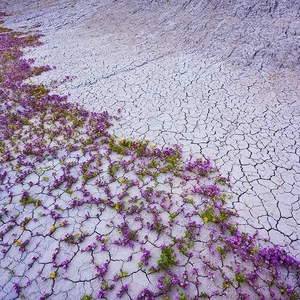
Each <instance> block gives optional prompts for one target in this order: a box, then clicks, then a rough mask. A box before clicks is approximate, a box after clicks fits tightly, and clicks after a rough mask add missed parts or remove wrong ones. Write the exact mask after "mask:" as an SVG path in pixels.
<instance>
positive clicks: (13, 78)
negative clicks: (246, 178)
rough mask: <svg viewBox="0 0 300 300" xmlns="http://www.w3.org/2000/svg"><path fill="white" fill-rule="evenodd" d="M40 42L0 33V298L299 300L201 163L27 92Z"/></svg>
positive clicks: (292, 263) (281, 261) (279, 263)
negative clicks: (26, 53) (66, 293)
mask: <svg viewBox="0 0 300 300" xmlns="http://www.w3.org/2000/svg"><path fill="white" fill-rule="evenodd" d="M2 15H3V14H2ZM0 16H1V14H0ZM39 37H40V35H38V34H34V35H28V34H24V33H21V32H14V31H12V30H10V29H7V28H5V27H0V111H1V115H0V124H1V129H0V160H1V162H0V163H1V165H0V192H1V194H0V197H1V198H0V201H1V212H0V220H1V228H0V247H1V251H0V256H1V257H0V259H1V263H3V266H4V271H5V272H7V274H6V276H5V277H4V278H8V279H7V280H6V279H5V280H6V281H5V282H3V283H2V285H3V287H4V288H3V291H4V292H2V291H0V297H2V298H5V297H7V294H5V291H7V290H9V291H11V290H13V291H14V292H15V294H16V295H15V297H17V296H20V297H21V296H22V297H25V298H26V297H27V298H32V295H31V294H30V291H32V289H33V288H29V286H32V285H34V284H37V286H43V292H40V295H39V297H40V299H46V298H49V297H51V296H52V295H55V296H56V295H57V293H58V290H56V287H57V284H59V286H60V288H63V286H64V285H63V284H62V280H65V281H67V282H68V285H66V286H67V288H70V286H72V287H73V288H76V285H80V284H81V283H82V282H84V283H85V284H86V286H85V290H86V291H87V292H88V294H85V295H82V299H92V297H94V298H106V299H116V298H129V299H149V300H150V299H162V298H164V299H199V298H205V297H206V298H212V299H213V298H214V297H224V298H225V299H249V298H250V296H249V295H252V296H251V298H254V297H256V298H257V299H281V298H282V299H283V298H284V299H297V298H299V273H300V271H299V261H297V260H296V259H295V258H293V257H292V256H290V255H289V254H288V252H287V251H286V250H284V249H282V248H280V247H278V246H275V247H271V246H269V245H268V244H267V243H265V244H263V245H261V243H262V241H260V240H259V238H258V234H254V235H250V234H248V233H245V232H241V231H240V230H239V226H238V224H237V213H236V212H235V211H234V210H231V209H229V208H228V207H226V202H228V201H230V197H229V193H230V181H229V177H224V176H222V175H220V174H219V173H218V171H219V170H218V168H217V167H216V166H214V165H213V163H212V162H211V161H210V160H209V159H201V158H195V159H194V158H193V157H192V156H191V158H190V160H189V161H185V159H184V158H183V156H182V151H181V148H180V147H179V146H178V145H175V146H173V147H170V146H164V147H158V146H156V145H152V144H151V143H150V142H149V141H140V140H132V139H130V138H122V139H118V138H117V137H116V136H114V135H112V134H111V133H110V127H111V125H112V123H113V121H114V120H116V119H118V118H115V117H112V116H110V115H109V114H108V113H107V112H90V111H88V110H85V109H84V108H82V107H81V106H79V105H77V104H73V103H69V102H68V101H67V98H66V97H62V96H59V95H53V94H49V89H48V88H47V87H46V86H44V85H42V84H38V85H37V84H29V83H25V81H24V80H25V79H28V78H30V77H32V76H37V75H39V74H41V72H44V71H48V70H49V69H50V67H49V66H42V67H37V66H34V61H33V60H32V59H25V58H23V57H22V55H23V53H22V50H21V49H22V48H23V47H34V46H38V45H39V44H40V41H39ZM259 249H260V250H259ZM29 253H34V256H32V255H29ZM11 266H14V268H15V269H14V270H12V269H11ZM74 270H76V271H74ZM119 270H120V273H119ZM124 270H126V271H124ZM116 272H118V273H116ZM78 290H80V289H78ZM95 291H97V292H95ZM62 292H63V291H62ZM2 293H3V294H2ZM90 293H91V294H90ZM93 293H94V294H93ZM34 297H35V296H34ZM280 297H281V298H280Z"/></svg>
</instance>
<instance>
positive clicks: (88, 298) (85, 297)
mask: <svg viewBox="0 0 300 300" xmlns="http://www.w3.org/2000/svg"><path fill="white" fill-rule="evenodd" d="M92 299H93V297H92V295H88V294H85V295H83V296H82V297H81V300H92Z"/></svg>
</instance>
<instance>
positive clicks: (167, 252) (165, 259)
mask: <svg viewBox="0 0 300 300" xmlns="http://www.w3.org/2000/svg"><path fill="white" fill-rule="evenodd" d="M157 263H158V266H159V267H160V268H161V269H163V270H168V269H170V268H172V267H173V266H174V265H175V264H176V257H175V254H174V250H173V249H172V248H171V247H164V248H162V250H161V254H160V258H159V260H158V262H157Z"/></svg>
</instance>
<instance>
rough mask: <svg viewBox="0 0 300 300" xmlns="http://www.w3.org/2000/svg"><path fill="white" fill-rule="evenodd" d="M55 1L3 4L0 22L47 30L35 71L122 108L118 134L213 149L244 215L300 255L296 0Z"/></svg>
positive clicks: (193, 149) (56, 87) (209, 153)
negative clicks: (40, 68) (40, 67)
mask: <svg viewBox="0 0 300 300" xmlns="http://www.w3.org/2000/svg"><path fill="white" fill-rule="evenodd" d="M58 2H59V3H56V1H50V0H42V1H21V2H20V1H5V0H4V1H1V4H0V10H2V11H6V12H7V13H9V14H10V16H8V17H7V18H6V19H5V25H6V26H7V27H10V28H14V29H16V30H26V29H29V28H31V27H32V26H33V25H35V24H40V27H39V28H38V31H39V32H40V33H42V34H44V35H45V36H44V37H43V38H42V41H43V43H44V44H43V45H42V46H40V47H37V48H34V49H29V50H27V52H25V53H26V56H28V57H33V58H34V59H35V61H36V62H35V63H36V64H37V65H42V64H50V65H51V66H56V67H57V68H56V69H53V70H51V71H49V72H46V73H43V74H41V75H40V76H39V77H37V78H35V79H34V80H35V81H36V82H43V83H44V84H45V85H46V86H49V87H52V91H54V92H55V93H59V94H62V95H64V94H68V93H69V94H70V96H69V98H68V99H69V101H71V102H72V101H73V102H78V103H79V104H82V105H83V106H84V107H85V108H86V109H88V110H91V111H98V112H101V111H103V110H107V111H108V112H109V113H111V114H116V111H117V109H119V108H120V109H121V119H120V120H119V121H118V123H117V124H116V125H115V126H114V128H113V130H114V133H115V134H116V135H117V136H118V137H121V138H122V137H124V138H125V137H133V138H139V139H141V140H150V141H151V142H154V143H156V144H158V145H165V144H180V145H181V146H182V149H183V154H184V155H185V156H186V157H188V155H189V153H192V154H194V155H196V156H204V157H209V158H211V159H215V162H216V165H218V166H219V167H220V170H221V172H222V173H223V174H226V173H227V172H230V175H231V178H232V184H233V194H234V196H233V198H232V201H230V203H228V206H229V208H232V209H233V210H235V211H237V212H238V214H239V220H238V222H239V223H240V224H241V227H242V228H246V230H247V231H248V232H255V230H258V231H259V234H260V235H261V237H262V238H264V237H265V238H268V239H270V241H271V243H274V244H279V245H281V246H284V245H288V248H287V249H288V251H289V252H290V253H291V254H293V255H294V256H295V257H296V258H297V259H300V183H299V182H300V146H299V141H300V3H299V1H277V0H274V1H271V0H268V1H267V0H263V1H258V0H255V1H229V0H226V1H215V0H212V1H206V0H203V1H200V0H198V1H197V0H189V1H177V0H175V1H173V0H170V1H138V0H134V1H129V0H128V1H127V0H124V1H110V0H103V1H97V0H76V1H75V0H74V1H71V0H62V1H58ZM66 75H68V76H70V78H71V79H70V80H68V79H67V80H66V79H65V76H66ZM107 218H109V216H107ZM47 247H48V245H45V249H47ZM49 247H50V248H51V243H50V244H49ZM52 250H53V249H52ZM86 268H88V264H87V265H86ZM116 268H119V266H118V267H116ZM87 270H88V269H85V265H84V264H83V266H81V270H80V272H81V275H80V278H81V279H82V278H84V277H85V275H84V274H85V272H88V271H87ZM87 276H88V275H87ZM80 292H81V294H83V293H84V292H85V287H84V286H82V288H80ZM0 295H1V291H0ZM2 295H4V294H2ZM70 295H72V294H69V297H71V296H70ZM54 297H59V296H57V295H56V296H55V295H54ZM64 297H66V296H63V297H62V298H53V299H65V298H64ZM74 297H75V296H74ZM75 298H76V297H75ZM5 299H10V298H7V296H6V298H5ZM212 299H217V298H212ZM228 299H229V298H228Z"/></svg>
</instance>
